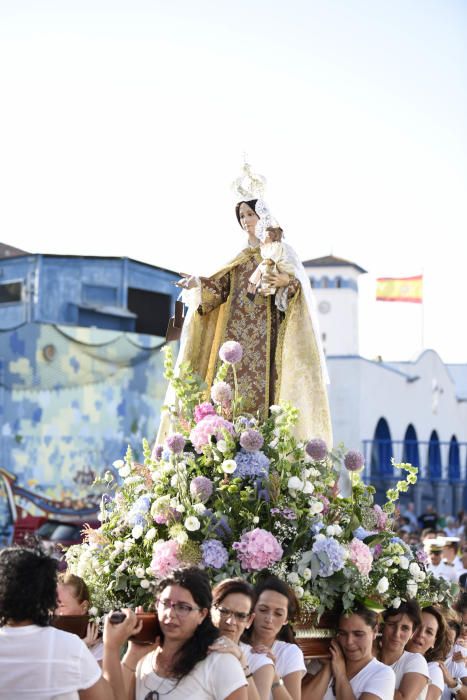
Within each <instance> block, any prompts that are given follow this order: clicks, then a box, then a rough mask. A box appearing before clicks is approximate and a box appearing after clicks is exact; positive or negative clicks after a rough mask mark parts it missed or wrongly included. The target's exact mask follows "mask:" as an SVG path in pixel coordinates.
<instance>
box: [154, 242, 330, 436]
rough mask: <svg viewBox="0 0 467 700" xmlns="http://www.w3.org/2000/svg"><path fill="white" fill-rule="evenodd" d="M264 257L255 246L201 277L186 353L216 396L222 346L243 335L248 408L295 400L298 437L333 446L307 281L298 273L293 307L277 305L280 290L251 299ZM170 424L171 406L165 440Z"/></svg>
mask: <svg viewBox="0 0 467 700" xmlns="http://www.w3.org/2000/svg"><path fill="white" fill-rule="evenodd" d="M260 262H261V256H260V253H259V249H258V248H248V249H246V250H244V251H242V252H241V253H240V254H239V255H238V256H237V257H236V258H235V259H234V260H233V261H232V262H231V263H230V264H229V265H227V267H225V268H223V269H222V270H220V271H219V272H217V273H216V274H215V275H213V276H212V277H210V278H204V279H202V280H201V305H200V306H199V308H198V310H197V311H196V312H195V313H194V314H193V315H192V317H191V319H190V321H189V323H188V327H187V328H186V329H184V339H183V343H182V348H181V357H179V360H180V361H182V362H186V361H188V362H190V364H191V365H192V367H193V369H194V370H195V371H196V372H198V373H199V374H200V375H201V376H202V377H203V379H205V381H206V383H207V386H208V391H207V393H208V396H209V391H210V388H211V385H212V382H213V380H214V377H215V375H216V371H217V367H218V365H219V362H220V360H219V355H218V353H219V348H220V346H221V345H222V343H223V342H225V341H227V340H236V341H238V342H239V343H241V345H242V347H243V358H242V361H241V363H239V364H238V365H237V366H236V369H237V377H238V382H239V391H240V395H241V396H243V400H244V403H243V406H242V410H243V411H247V412H249V413H256V412H257V411H259V412H260V415H261V416H262V417H265V416H266V415H267V412H268V408H269V406H270V405H271V404H273V403H279V402H281V401H289V402H290V403H292V404H293V405H294V406H296V407H297V408H298V409H299V411H300V417H299V423H298V425H297V428H296V435H297V437H298V438H299V439H303V440H308V439H311V438H314V437H320V438H322V439H324V440H325V441H326V443H327V445H328V447H331V446H332V431H331V421H330V415H329V406H328V399H327V392H326V386H325V383H324V379H323V372H322V369H321V364H320V358H319V353H318V346H317V343H316V339H315V337H314V333H313V327H312V323H311V319H310V317H309V313H308V309H307V305H306V302H305V299H304V297H303V294H302V292H301V287H300V283H299V282H298V280H296V279H293V280H291V283H290V285H289V290H288V296H289V299H288V306H287V311H286V312H285V314H284V313H283V312H280V311H279V310H278V309H277V307H276V306H275V304H274V297H273V296H272V297H262V296H261V295H259V294H257V295H256V296H255V299H254V301H251V300H250V299H249V298H248V297H247V286H248V280H249V278H250V276H251V275H252V273H253V272H254V271H255V269H256V267H257V265H258V264H259V263H260ZM230 372H231V370H230ZM230 379H231V377H228V381H230ZM169 431H170V425H169V421H168V415H167V414H165V417H164V416H163V417H162V421H161V426H160V428H159V434H158V439H157V442H159V443H160V442H162V441H163V440H164V438H165V437H166V435H167V434H168V432H169Z"/></svg>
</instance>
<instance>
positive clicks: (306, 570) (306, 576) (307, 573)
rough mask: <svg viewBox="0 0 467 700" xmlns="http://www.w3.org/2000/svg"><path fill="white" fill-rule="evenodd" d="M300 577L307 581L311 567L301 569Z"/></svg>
mask: <svg viewBox="0 0 467 700" xmlns="http://www.w3.org/2000/svg"><path fill="white" fill-rule="evenodd" d="M302 578H303V580H304V581H309V580H310V578H311V569H308V567H307V568H305V569H303V573H302Z"/></svg>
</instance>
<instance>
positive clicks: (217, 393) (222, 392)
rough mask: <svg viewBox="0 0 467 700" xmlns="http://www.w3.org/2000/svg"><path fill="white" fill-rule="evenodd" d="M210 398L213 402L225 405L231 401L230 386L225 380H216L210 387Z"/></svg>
mask: <svg viewBox="0 0 467 700" xmlns="http://www.w3.org/2000/svg"><path fill="white" fill-rule="evenodd" d="M211 399H212V400H213V401H214V403H220V404H221V405H222V406H227V405H228V404H229V403H230V402H231V401H232V387H231V386H230V384H227V382H216V383H215V384H213V385H212V387H211Z"/></svg>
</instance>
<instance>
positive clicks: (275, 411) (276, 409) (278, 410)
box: [269, 404, 283, 416]
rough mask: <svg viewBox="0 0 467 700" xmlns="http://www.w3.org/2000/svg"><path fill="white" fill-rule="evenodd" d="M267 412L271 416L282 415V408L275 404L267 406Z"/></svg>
mask: <svg viewBox="0 0 467 700" xmlns="http://www.w3.org/2000/svg"><path fill="white" fill-rule="evenodd" d="M269 411H270V412H271V413H272V414H273V415H276V416H277V415H279V413H282V411H283V408H282V406H278V405H277V404H273V405H272V406H269Z"/></svg>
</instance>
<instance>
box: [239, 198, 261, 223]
mask: <svg viewBox="0 0 467 700" xmlns="http://www.w3.org/2000/svg"><path fill="white" fill-rule="evenodd" d="M257 201H258V200H257V199H248V200H247V199H245V200H243V201H242V202H238V204H236V205H235V216H236V217H237V221H238V223H239V224H240V226H241V225H242V224H241V221H240V207H241V206H242V204H246V205H247V206H249V207H250V209H253V211H254V212H255V214H256V202H257Z"/></svg>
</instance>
